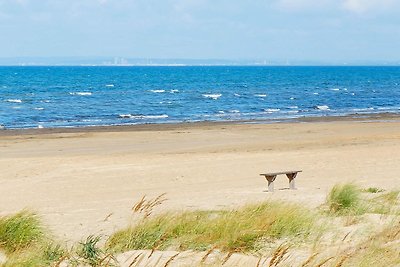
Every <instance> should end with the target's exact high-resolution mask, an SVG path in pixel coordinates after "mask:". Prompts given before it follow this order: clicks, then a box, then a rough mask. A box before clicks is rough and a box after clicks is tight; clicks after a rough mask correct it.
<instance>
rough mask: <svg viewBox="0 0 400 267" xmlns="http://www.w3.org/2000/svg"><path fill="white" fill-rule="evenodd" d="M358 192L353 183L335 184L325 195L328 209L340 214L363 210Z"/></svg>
mask: <svg viewBox="0 0 400 267" xmlns="http://www.w3.org/2000/svg"><path fill="white" fill-rule="evenodd" d="M360 193H361V190H360V189H359V188H358V187H357V186H356V185H354V184H338V185H335V186H334V187H333V188H332V189H331V191H330V192H329V194H328V197H327V205H328V207H329V211H330V212H331V213H333V214H340V215H344V214H361V213H363V212H365V207H363V205H362V201H361V196H360Z"/></svg>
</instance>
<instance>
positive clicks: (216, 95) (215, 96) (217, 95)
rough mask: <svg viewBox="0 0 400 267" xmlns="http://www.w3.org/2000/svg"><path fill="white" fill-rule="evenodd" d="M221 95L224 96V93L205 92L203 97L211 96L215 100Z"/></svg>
mask: <svg viewBox="0 0 400 267" xmlns="http://www.w3.org/2000/svg"><path fill="white" fill-rule="evenodd" d="M221 96H222V94H204V95H203V97H205V98H210V99H213V100H217V99H218V98H220V97H221Z"/></svg>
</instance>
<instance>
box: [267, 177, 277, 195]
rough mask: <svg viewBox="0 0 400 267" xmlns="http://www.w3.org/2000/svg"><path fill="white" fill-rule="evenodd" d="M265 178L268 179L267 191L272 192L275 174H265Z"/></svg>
mask: <svg viewBox="0 0 400 267" xmlns="http://www.w3.org/2000/svg"><path fill="white" fill-rule="evenodd" d="M265 179H267V181H268V192H274V181H275V179H276V175H273V176H267V175H266V176H265Z"/></svg>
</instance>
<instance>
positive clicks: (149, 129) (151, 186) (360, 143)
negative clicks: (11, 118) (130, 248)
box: [0, 118, 400, 242]
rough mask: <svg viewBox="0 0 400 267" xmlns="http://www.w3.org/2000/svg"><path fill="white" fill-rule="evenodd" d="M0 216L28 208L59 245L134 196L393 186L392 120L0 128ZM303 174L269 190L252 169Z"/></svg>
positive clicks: (103, 222)
mask: <svg viewBox="0 0 400 267" xmlns="http://www.w3.org/2000/svg"><path fill="white" fill-rule="evenodd" d="M0 151H1V152H0V169H1V172H0V211H1V215H5V214H8V213H12V212H16V211H19V210H21V209H24V208H28V209H31V210H34V211H36V212H37V213H39V214H40V215H41V216H43V219H44V221H45V223H46V224H47V225H48V226H49V227H50V228H51V229H52V230H53V232H54V234H55V235H56V236H57V237H59V238H60V239H62V240H67V241H71V242H72V241H77V240H80V239H81V238H83V237H86V236H88V235H89V234H101V235H105V236H107V235H109V234H110V233H112V232H113V231H115V230H116V229H120V228H121V227H124V226H126V225H127V224H128V222H129V221H130V219H131V216H132V212H131V208H132V206H133V205H134V203H135V202H137V201H138V200H139V199H140V198H141V197H142V196H144V195H147V196H148V197H155V196H157V195H159V194H162V193H166V197H167V198H168V201H166V202H165V203H164V204H163V205H162V206H161V207H159V208H158V209H157V211H158V212H161V211H165V210H182V209H221V208H229V207H236V206H238V205H243V204H246V203H252V202H258V201H263V200H266V199H285V200H289V201H292V202H296V203H302V204H304V205H307V206H311V207H315V206H319V205H320V204H322V203H323V202H324V200H325V197H326V194H327V192H328V191H329V189H330V188H331V187H332V186H333V185H334V184H336V183H340V182H354V183H356V184H358V185H360V186H361V187H371V186H375V187H379V188H384V189H394V188H398V187H399V176H398V174H399V173H400V164H399V158H400V122H399V121H398V118H389V119H388V120H386V121H377V120H368V121H353V120H332V121H329V122H327V121H315V122H307V123H274V124H251V123H241V124H234V123H200V124H183V125H164V126H163V125H156V126H142V127H136V128H135V127H108V128H106V129H89V128H84V129H79V130H47V131H46V130H44V131H1V134H0ZM292 169H293V170H303V172H302V173H301V174H299V176H298V178H297V187H298V190H296V191H292V190H287V188H288V181H287V179H286V177H284V176H279V177H278V178H277V180H276V184H275V188H276V191H275V192H274V193H268V192H266V190H267V183H266V181H265V180H264V178H263V177H261V176H259V174H260V173H263V172H269V171H281V170H292Z"/></svg>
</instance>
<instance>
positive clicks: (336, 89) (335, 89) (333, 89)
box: [331, 88, 340, 91]
mask: <svg viewBox="0 0 400 267" xmlns="http://www.w3.org/2000/svg"><path fill="white" fill-rule="evenodd" d="M331 91H340V89H339V88H332V89H331Z"/></svg>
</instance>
